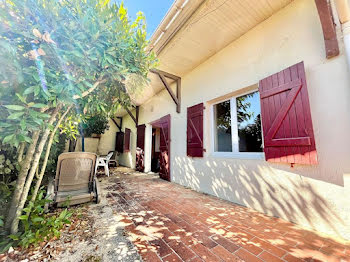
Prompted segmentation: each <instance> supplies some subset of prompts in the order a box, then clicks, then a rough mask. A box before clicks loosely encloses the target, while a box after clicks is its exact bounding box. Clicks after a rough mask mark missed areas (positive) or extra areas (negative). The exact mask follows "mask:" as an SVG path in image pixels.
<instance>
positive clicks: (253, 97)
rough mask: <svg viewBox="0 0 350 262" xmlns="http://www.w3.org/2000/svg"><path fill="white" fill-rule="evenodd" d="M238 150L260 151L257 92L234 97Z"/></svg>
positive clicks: (258, 100)
mask: <svg viewBox="0 0 350 262" xmlns="http://www.w3.org/2000/svg"><path fill="white" fill-rule="evenodd" d="M236 105H237V124H238V137H239V152H262V151H263V149H262V138H261V119H260V98H259V92H258V91H256V92H254V93H250V94H247V95H244V96H240V97H237V98H236Z"/></svg>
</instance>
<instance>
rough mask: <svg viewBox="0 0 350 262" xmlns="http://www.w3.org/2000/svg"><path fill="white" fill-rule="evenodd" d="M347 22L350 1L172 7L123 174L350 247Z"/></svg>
mask: <svg viewBox="0 0 350 262" xmlns="http://www.w3.org/2000/svg"><path fill="white" fill-rule="evenodd" d="M349 14H350V11H349V2H348V0H338V1H335V0H329V1H327V0H294V1H293V0H264V1H262V0H240V1H238V0H176V1H175V3H174V4H173V6H172V7H171V9H170V10H169V12H168V13H167V15H166V16H165V17H164V19H163V21H162V22H161V24H160V25H159V27H158V29H157V31H156V32H155V33H154V35H153V36H152V38H151V46H150V49H151V50H153V51H154V52H155V53H156V54H157V55H158V58H159V60H160V66H159V68H158V69H157V70H154V71H152V72H151V73H150V75H149V77H150V80H151V82H150V86H149V87H147V88H145V89H144V90H143V91H142V92H141V93H139V94H134V95H133V99H134V101H135V106H136V108H129V111H130V112H129V113H127V112H126V111H125V112H122V113H121V114H120V115H119V116H120V120H122V121H121V131H122V132H125V131H126V134H124V137H122V136H121V135H120V136H119V139H120V141H121V142H122V141H124V142H126V143H130V144H129V146H128V145H127V146H126V148H125V149H126V150H125V152H123V153H122V154H121V155H120V156H119V162H120V164H121V165H124V166H128V167H132V168H137V169H138V170H141V171H144V172H149V171H151V170H154V171H156V172H158V167H157V166H158V165H160V166H159V169H160V171H159V173H160V177H161V178H163V179H166V180H169V181H171V182H173V183H178V184H180V185H183V186H186V187H190V188H192V189H194V190H197V191H200V192H205V193H208V194H211V195H214V196H217V197H219V198H222V199H226V200H228V201H231V202H234V203H237V204H240V205H244V206H247V207H250V208H253V209H255V210H258V211H260V212H263V213H266V214H268V215H271V216H277V217H281V218H283V219H286V220H289V221H292V222H295V223H297V224H300V225H303V226H306V227H309V228H313V229H316V230H318V231H321V232H326V233H331V234H334V235H339V236H342V237H344V238H348V239H350V135H349V134H350V73H349V72H350V70H349V65H348V63H347V57H349V56H350V51H349V53H347V52H346V50H347V49H348V50H350V45H349V43H350V41H349V35H348V32H347V28H346V27H347V25H348V23H347V22H348V20H349V18H350V15H349ZM116 121H117V122H118V125H120V123H119V120H116ZM111 126H113V130H112V131H111V130H110V131H109V133H107V134H105V135H104V136H103V139H106V141H107V140H108V139H109V142H107V143H106V144H109V145H111V147H112V148H113V147H114V144H115V133H114V132H115V131H118V130H117V127H116V126H115V125H114V124H113V123H112V122H111ZM111 133H112V134H111ZM121 145H122V143H120V144H119V150H122V151H123V148H122V149H120V147H121ZM137 146H138V147H139V148H140V149H142V151H139V152H138V153H137V152H136V147H137ZM137 154H138V156H137V158H136V155H137ZM157 159H159V161H160V163H159V164H158V163H157V161H158V160H157Z"/></svg>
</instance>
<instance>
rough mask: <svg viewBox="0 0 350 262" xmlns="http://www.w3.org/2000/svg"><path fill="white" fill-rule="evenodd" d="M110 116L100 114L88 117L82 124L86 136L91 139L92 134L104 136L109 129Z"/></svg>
mask: <svg viewBox="0 0 350 262" xmlns="http://www.w3.org/2000/svg"><path fill="white" fill-rule="evenodd" d="M108 119H109V118H108V116H106V115H103V114H99V115H94V116H88V117H86V118H85V120H83V122H82V123H81V125H82V130H83V132H84V136H86V137H89V136H91V135H92V134H98V135H100V134H103V133H104V132H105V130H106V129H108V128H109V125H108Z"/></svg>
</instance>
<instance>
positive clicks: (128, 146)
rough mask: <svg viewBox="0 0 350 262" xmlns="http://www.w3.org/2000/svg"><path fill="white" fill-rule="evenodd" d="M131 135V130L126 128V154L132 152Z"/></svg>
mask: <svg viewBox="0 0 350 262" xmlns="http://www.w3.org/2000/svg"><path fill="white" fill-rule="evenodd" d="M130 133H131V130H130V129H129V128H125V135H124V152H129V151H130Z"/></svg>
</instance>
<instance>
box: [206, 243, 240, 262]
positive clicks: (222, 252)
mask: <svg viewBox="0 0 350 262" xmlns="http://www.w3.org/2000/svg"><path fill="white" fill-rule="evenodd" d="M211 251H212V252H213V253H214V254H215V255H217V256H219V257H220V258H221V259H222V260H224V261H235V262H240V261H243V260H242V259H240V258H239V257H237V256H236V255H234V254H232V253H230V252H229V251H227V250H226V249H225V248H223V247H222V246H220V245H217V246H216V247H214V248H212V249H211Z"/></svg>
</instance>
